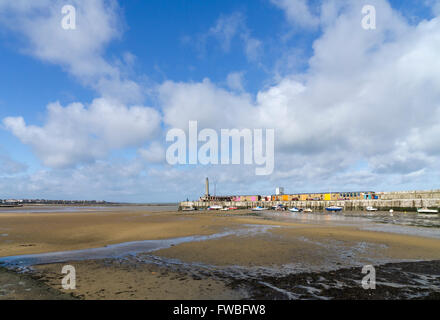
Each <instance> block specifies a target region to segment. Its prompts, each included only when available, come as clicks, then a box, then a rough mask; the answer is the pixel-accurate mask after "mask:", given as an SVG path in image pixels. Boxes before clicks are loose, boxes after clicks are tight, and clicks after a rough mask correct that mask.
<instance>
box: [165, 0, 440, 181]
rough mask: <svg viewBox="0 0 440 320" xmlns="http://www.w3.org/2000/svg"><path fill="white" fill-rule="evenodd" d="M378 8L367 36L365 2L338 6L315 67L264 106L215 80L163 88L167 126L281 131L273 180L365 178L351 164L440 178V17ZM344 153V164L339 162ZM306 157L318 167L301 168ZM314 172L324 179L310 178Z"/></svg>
mask: <svg viewBox="0 0 440 320" xmlns="http://www.w3.org/2000/svg"><path fill="white" fill-rule="evenodd" d="M371 4H373V5H375V6H376V9H377V12H378V13H379V16H378V20H377V24H378V27H377V29H376V30H374V31H367V30H364V29H362V27H361V24H360V21H361V18H362V15H361V9H362V4H361V3H354V2H350V3H347V4H346V6H344V7H341V6H338V7H337V10H334V11H333V14H335V12H336V17H335V20H334V21H333V22H332V23H329V22H327V23H326V24H325V25H324V26H323V30H322V31H323V33H322V36H320V37H319V38H318V39H317V40H316V41H315V42H314V44H313V49H314V52H313V55H312V57H311V58H310V59H309V68H308V69H307V70H306V71H305V72H303V73H299V74H298V73H297V74H290V75H287V76H285V77H284V78H281V79H279V81H278V82H277V83H276V84H275V85H273V86H271V87H269V88H266V89H263V90H260V91H259V92H258V94H257V95H256V99H253V98H252V97H251V96H250V95H248V94H246V93H244V92H242V93H240V94H236V93H233V92H231V91H227V90H224V89H221V88H219V87H217V86H216V85H214V84H213V83H211V82H210V81H209V80H204V81H203V82H200V83H174V82H167V83H165V84H163V85H162V86H161V87H160V90H159V96H160V98H161V102H162V105H163V110H164V116H165V118H164V119H165V123H166V124H168V125H170V126H175V127H181V128H185V126H187V124H188V120H199V122H200V123H201V124H202V126H204V127H205V126H206V127H211V128H243V127H251V128H252V127H260V128H275V129H276V146H277V150H278V152H277V153H276V155H275V156H276V167H275V174H274V176H277V175H278V176H279V177H280V178H281V177H282V176H284V177H286V178H287V176H292V177H296V178H297V179H301V178H302V179H305V180H307V181H313V180H318V181H322V179H324V180H325V179H330V176H331V175H332V172H333V176H336V175H337V174H338V173H340V172H344V171H348V172H350V171H351V172H356V169H352V168H351V166H352V165H353V164H355V163H356V162H358V161H360V160H362V161H366V162H367V163H369V166H370V168H369V169H370V170H373V171H374V172H375V173H371V174H372V175H375V174H377V173H383V174H385V175H386V174H392V173H393V172H394V173H398V174H405V175H407V176H408V177H409V176H410V175H411V173H412V172H422V171H420V170H423V169H424V168H425V169H429V170H438V168H436V167H435V166H434V163H433V159H432V157H435V159H438V157H439V156H440V148H439V147H438V142H437V141H438V132H439V129H438V121H439V117H438V115H439V112H440V93H439V91H438V88H439V87H440V74H439V73H438V70H440V19H439V18H435V19H432V20H430V21H422V22H420V23H419V24H417V25H410V24H409V23H407V22H406V21H405V20H404V19H403V18H402V16H401V15H400V14H399V13H398V12H396V11H394V10H393V9H392V8H391V7H390V5H389V4H388V3H387V2H386V1H382V0H377V1H376V0H372V1H371ZM326 6H327V8H329V7H331V6H330V2H327V3H326ZM402 145H406V146H407V147H406V148H405V149H402V147H401V146H402ZM335 153H336V154H338V155H339V156H338V159H339V160H338V161H339V162H338V161H333V160H331V159H332V156H331V155H333V154H335ZM283 154H286V157H284V156H283ZM303 156H306V157H307V163H309V164H310V165H308V164H307V163H306V162H295V161H293V159H294V158H297V157H300V158H301V157H303ZM277 159H278V160H277ZM341 159H346V161H343V162H341ZM340 163H344V166H343V167H340V166H339V165H340ZM284 164H285V165H284ZM289 166H290V168H291V169H286V168H288V167H289ZM315 166H316V168H320V170H318V169H315V170H313V171H314V172H315V173H316V175H313V176H310V175H308V174H306V173H305V172H306V171H308V170H309V169H307V168H310V170H312V168H314V167H315ZM292 167H293V168H292ZM323 168H326V169H325V170H324V169H323ZM429 170H428V172H429ZM280 171H282V172H280ZM308 172H310V171H308Z"/></svg>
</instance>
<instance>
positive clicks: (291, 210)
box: [289, 208, 300, 212]
mask: <svg viewBox="0 0 440 320" xmlns="http://www.w3.org/2000/svg"><path fill="white" fill-rule="evenodd" d="M289 211H290V212H300V210H299V209H298V208H290V209H289Z"/></svg>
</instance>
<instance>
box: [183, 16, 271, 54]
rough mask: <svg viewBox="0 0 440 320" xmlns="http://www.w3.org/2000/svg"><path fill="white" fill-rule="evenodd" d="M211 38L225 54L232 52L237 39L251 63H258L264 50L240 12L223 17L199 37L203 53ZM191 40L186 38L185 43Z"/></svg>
mask: <svg viewBox="0 0 440 320" xmlns="http://www.w3.org/2000/svg"><path fill="white" fill-rule="evenodd" d="M211 38H214V39H216V40H217V42H218V43H219V44H220V47H221V49H222V51H223V52H225V53H229V52H230V50H231V45H232V42H233V41H234V40H235V39H240V42H241V43H242V45H243V51H244V54H245V56H246V57H247V59H248V60H249V61H251V62H255V61H257V60H258V59H259V58H260V56H261V53H262V50H263V44H262V42H261V41H260V40H258V39H256V38H254V37H252V35H251V31H250V30H249V28H248V27H247V25H246V19H245V17H244V15H243V14H242V13H240V12H234V13H232V14H229V15H221V16H220V17H219V18H218V19H217V21H216V22H215V25H214V26H213V27H211V28H210V29H209V30H208V32H206V33H203V34H201V35H199V37H198V41H197V44H198V46H199V49H200V50H201V51H205V49H206V46H207V41H208V40H209V39H211ZM189 40H190V38H189V37H185V38H184V41H185V42H189Z"/></svg>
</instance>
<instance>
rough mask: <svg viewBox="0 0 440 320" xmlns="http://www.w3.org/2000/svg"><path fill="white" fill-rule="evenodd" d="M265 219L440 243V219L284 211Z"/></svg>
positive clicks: (428, 216)
mask: <svg viewBox="0 0 440 320" xmlns="http://www.w3.org/2000/svg"><path fill="white" fill-rule="evenodd" d="M262 215H263V216H265V217H268V218H274V219H279V220H297V221H299V222H301V223H311V224H313V223H319V224H323V223H324V224H329V225H338V226H352V227H358V228H360V229H361V230H369V231H378V232H389V233H398V234H405V235H413V236H420V237H427V238H436V239H440V217H439V216H438V215H418V214H405V213H397V214H396V213H395V214H394V215H393V216H391V215H390V214H389V213H375V214H366V213H364V212H348V213H342V214H334V213H333V214H328V213H325V212H314V213H296V212H284V211H281V212H277V211H265V212H263V213H262Z"/></svg>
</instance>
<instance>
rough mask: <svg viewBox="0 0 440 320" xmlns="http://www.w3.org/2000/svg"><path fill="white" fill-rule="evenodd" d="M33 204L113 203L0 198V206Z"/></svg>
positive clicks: (105, 202) (104, 202)
mask: <svg viewBox="0 0 440 320" xmlns="http://www.w3.org/2000/svg"><path fill="white" fill-rule="evenodd" d="M33 204H39V205H43V204H47V205H52V204H59V205H65V204H72V205H96V204H100V205H103V204H115V203H113V202H107V201H104V200H47V199H0V207H18V206H23V205H33Z"/></svg>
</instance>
